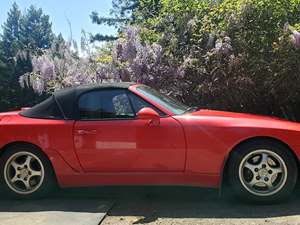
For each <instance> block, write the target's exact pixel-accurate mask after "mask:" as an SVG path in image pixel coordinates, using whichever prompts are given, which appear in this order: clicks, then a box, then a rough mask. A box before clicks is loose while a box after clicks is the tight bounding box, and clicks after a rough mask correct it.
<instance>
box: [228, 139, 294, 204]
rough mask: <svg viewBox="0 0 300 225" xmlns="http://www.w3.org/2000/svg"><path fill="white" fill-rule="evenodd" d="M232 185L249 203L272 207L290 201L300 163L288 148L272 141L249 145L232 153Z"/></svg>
mask: <svg viewBox="0 0 300 225" xmlns="http://www.w3.org/2000/svg"><path fill="white" fill-rule="evenodd" d="M229 163H230V164H229V171H228V172H229V173H228V176H229V182H230V184H231V187H232V188H233V189H234V191H235V193H236V194H237V195H238V196H239V197H242V198H243V199H246V200H251V201H256V202H262V203H269V202H274V201H280V200H283V199H285V198H287V197H288V196H289V195H290V194H291V193H292V191H293V189H294V187H295V185H296V182H297V173H298V168H297V162H296V160H295V159H294V157H293V155H292V154H291V152H290V151H289V149H287V148H286V147H285V146H283V145H281V144H277V143H273V142H269V141H264V142H254V143H247V144H244V145H242V146H240V147H239V148H238V149H236V151H234V152H232V155H231V158H230V161H229Z"/></svg>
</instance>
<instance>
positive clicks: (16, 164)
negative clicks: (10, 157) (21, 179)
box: [10, 161, 21, 171]
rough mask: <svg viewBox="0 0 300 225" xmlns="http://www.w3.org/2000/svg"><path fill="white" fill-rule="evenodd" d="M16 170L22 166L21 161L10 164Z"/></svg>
mask: <svg viewBox="0 0 300 225" xmlns="http://www.w3.org/2000/svg"><path fill="white" fill-rule="evenodd" d="M10 165H11V166H12V167H13V168H14V169H15V170H16V171H18V168H19V167H20V166H21V165H20V164H19V163H17V162H16V161H12V162H11V164H10Z"/></svg>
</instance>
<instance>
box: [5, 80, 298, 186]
mask: <svg viewBox="0 0 300 225" xmlns="http://www.w3.org/2000/svg"><path fill="white" fill-rule="evenodd" d="M136 87H137V85H132V86H130V87H129V90H130V91H132V92H134V93H135V94H137V95H140V96H141V97H142V98H144V99H145V100H147V101H148V102H150V103H152V104H153V105H155V106H156V107H157V108H159V109H160V110H161V111H163V112H165V113H166V114H167V116H166V117H162V118H160V124H159V125H153V126H151V125H149V123H148V121H147V120H138V119H131V120H115V121H112V120H103V121H75V120H51V119H33V118H27V117H24V116H22V115H19V112H9V113H0V154H1V151H4V150H5V147H6V146H8V145H10V144H12V143H16V142H25V143H31V144H34V145H36V146H37V147H39V148H40V149H41V150H42V151H43V152H44V153H45V154H46V155H47V157H48V158H49V159H50V161H51V163H52V166H53V169H54V171H55V173H56V176H57V180H58V183H59V185H60V186H62V187H71V186H93V185H118V184H122V185H137V184H138V185H151V184H155V185H157V184H158V185H197V186H206V187H218V186H219V185H220V183H221V179H222V173H223V168H224V164H225V162H226V159H227V157H228V155H229V154H230V152H231V151H232V150H233V149H234V147H235V146H237V145H238V144H239V143H241V142H243V141H246V140H249V139H251V138H258V137H268V138H273V139H277V140H278V141H281V142H283V143H285V144H286V145H287V146H289V148H290V149H291V150H292V151H293V152H294V154H295V155H296V157H298V159H299V158H300V125H299V124H298V123H294V122H289V121H285V120H280V119H276V118H271V117H263V116H256V115H249V114H241V113H230V112H222V111H213V110H199V111H197V112H193V113H185V114H182V115H173V114H172V113H171V112H170V111H168V110H166V109H164V108H163V107H162V106H160V105H158V104H157V103H156V102H152V101H151V99H147V98H146V97H145V96H142V95H141V94H139V93H138V92H137V91H136ZM83 131H85V132H83ZM86 131H88V132H86Z"/></svg>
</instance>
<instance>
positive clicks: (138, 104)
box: [129, 93, 166, 116]
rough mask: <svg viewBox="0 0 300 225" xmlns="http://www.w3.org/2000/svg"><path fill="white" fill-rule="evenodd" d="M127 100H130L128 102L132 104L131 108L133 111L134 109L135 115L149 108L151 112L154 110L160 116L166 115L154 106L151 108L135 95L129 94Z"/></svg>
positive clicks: (150, 105)
mask: <svg viewBox="0 0 300 225" xmlns="http://www.w3.org/2000/svg"><path fill="white" fill-rule="evenodd" d="M129 98H130V101H131V102H132V106H133V109H134V111H135V113H137V112H138V111H140V110H141V109H142V108H144V107H150V108H152V109H153V110H155V111H156V112H157V113H158V114H159V115H160V116H165V115H166V114H165V113H163V112H162V111H160V110H159V109H157V108H156V107H155V106H153V105H152V104H150V103H149V102H146V101H145V100H144V99H142V98H141V97H139V96H137V95H136V94H133V93H129Z"/></svg>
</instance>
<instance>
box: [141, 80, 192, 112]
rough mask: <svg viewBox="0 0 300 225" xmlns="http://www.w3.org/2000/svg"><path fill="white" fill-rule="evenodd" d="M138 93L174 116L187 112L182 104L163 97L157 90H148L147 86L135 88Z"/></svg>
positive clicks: (165, 96) (187, 108)
mask: <svg viewBox="0 0 300 225" xmlns="http://www.w3.org/2000/svg"><path fill="white" fill-rule="evenodd" d="M136 90H137V91H138V92H140V93H141V94H143V95H144V96H146V97H148V98H150V99H151V100H153V101H155V102H157V103H158V104H160V105H161V106H163V107H165V108H166V109H168V110H170V111H171V112H173V113H174V114H176V115H178V114H182V113H185V112H187V111H188V110H189V107H188V106H186V105H184V104H183V103H181V102H179V101H177V100H175V99H173V98H171V97H169V96H167V95H164V94H162V93H160V92H158V91H157V90H155V89H153V88H150V87H148V86H138V87H137V88H136Z"/></svg>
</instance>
